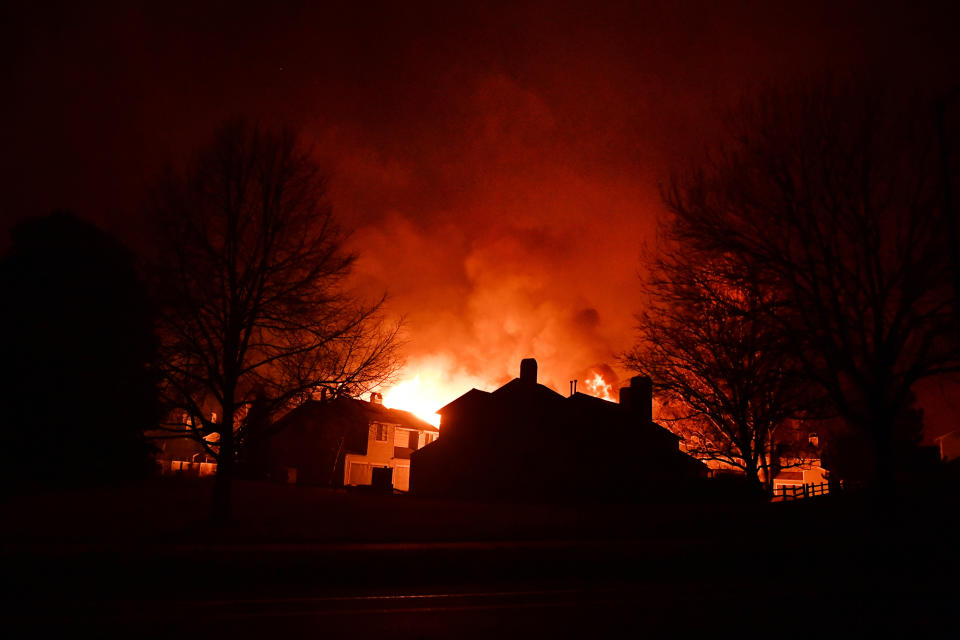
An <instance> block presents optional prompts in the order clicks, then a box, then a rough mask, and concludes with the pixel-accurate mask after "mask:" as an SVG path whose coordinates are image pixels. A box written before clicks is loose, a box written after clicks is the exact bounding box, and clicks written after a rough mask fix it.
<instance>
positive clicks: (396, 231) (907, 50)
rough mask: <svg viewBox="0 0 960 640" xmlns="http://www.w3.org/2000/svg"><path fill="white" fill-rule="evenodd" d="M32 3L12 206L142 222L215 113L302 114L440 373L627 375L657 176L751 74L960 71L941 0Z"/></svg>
mask: <svg viewBox="0 0 960 640" xmlns="http://www.w3.org/2000/svg"><path fill="white" fill-rule="evenodd" d="M32 4H33V3H22V6H19V7H12V8H10V7H8V8H7V9H3V11H6V12H7V15H5V16H3V17H2V22H3V24H4V25H5V26H4V27H3V33H2V35H3V39H2V40H3V44H2V45H0V46H2V47H3V48H2V61H0V65H2V66H0V69H2V72H3V77H4V78H5V85H6V87H5V89H6V90H5V91H4V93H5V94H6V98H5V99H4V100H2V101H0V110H2V111H0V115H2V118H0V121H2V124H0V127H2V129H0V130H2V148H3V151H2V152H0V163H2V164H0V172H2V175H3V181H4V185H3V186H4V191H3V193H4V202H3V210H4V215H5V216H6V217H7V221H8V222H9V221H10V220H13V219H15V218H17V217H20V216H23V215H28V214H39V213H44V212H47V211H49V210H50V209H52V208H54V207H65V208H69V209H71V210H73V211H76V212H77V213H79V214H80V215H82V216H85V217H88V218H90V219H94V220H96V221H98V222H100V223H101V224H103V225H104V226H106V227H107V228H109V229H111V230H113V231H115V232H117V233H119V234H121V235H123V236H124V237H127V238H135V237H136V231H137V229H138V227H139V226H140V218H139V217H138V213H137V212H138V206H139V202H140V200H141V198H142V194H143V189H144V187H145V185H147V184H149V182H150V181H151V180H152V179H153V177H154V176H155V175H156V173H157V171H158V170H159V169H160V167H162V165H163V164H164V163H165V162H166V161H167V160H169V159H174V160H175V159H176V158H179V157H183V156H184V155H185V154H188V153H189V152H190V151H191V149H193V148H195V147H196V146H197V145H199V144H202V143H203V142H204V141H205V139H207V138H208V137H209V135H210V133H211V132H212V130H213V129H214V128H215V127H216V126H217V125H218V124H219V123H221V122H222V121H223V120H224V119H225V118H227V117H229V116H232V115H238V114H239V115H246V116H249V117H253V118H260V119H262V120H264V121H266V122H277V121H286V122H292V123H295V124H297V125H299V126H300V127H302V129H303V131H304V133H305V134H306V136H307V137H308V138H309V139H310V140H311V141H312V142H313V143H314V145H315V148H316V153H317V159H318V161H319V162H321V163H322V165H323V166H324V167H325V168H326V169H327V171H328V172H329V175H330V198H331V201H332V204H333V206H334V209H335V211H336V212H337V214H338V215H339V217H340V218H341V219H342V221H343V222H344V224H345V226H347V227H348V228H351V229H353V230H354V236H353V243H354V246H355V247H356V248H357V249H359V250H360V251H361V252H362V254H363V257H362V260H361V262H360V264H359V270H358V277H359V282H360V284H361V286H363V287H369V290H370V291H375V290H387V291H388V292H389V294H390V296H391V302H390V304H391V310H392V311H393V312H394V313H397V314H405V315H406V316H407V327H408V339H409V346H408V356H409V359H410V363H411V368H410V371H409V373H410V375H413V374H415V373H417V372H423V374H424V376H425V378H424V379H425V380H426V378H427V377H431V376H432V379H434V378H435V379H436V380H443V381H446V382H447V383H449V384H448V387H449V388H448V389H447V390H446V391H445V392H444V393H447V394H448V395H449V394H450V393H454V394H455V393H459V392H462V391H465V390H466V388H469V386H470V385H481V386H482V385H486V386H488V387H489V386H491V385H493V386H495V385H496V384H499V383H500V382H502V381H504V380H505V379H508V378H510V377H513V376H515V375H517V372H518V368H519V361H520V359H521V358H522V357H527V356H535V357H537V359H538V360H539V362H540V371H541V379H542V380H545V381H546V382H549V383H551V384H552V385H553V386H555V388H557V389H558V390H559V391H565V390H566V389H567V381H568V380H570V379H572V378H579V379H581V380H582V379H583V378H585V377H587V376H588V375H590V370H591V368H596V367H598V366H600V365H607V366H608V367H612V368H613V369H612V370H609V371H608V370H606V369H604V371H607V375H608V377H609V378H611V379H613V378H618V377H621V376H624V375H626V372H623V371H621V370H618V369H616V366H615V365H616V363H615V355H616V353H617V352H619V351H621V350H623V349H625V348H627V347H628V346H629V345H630V343H631V342H632V339H633V334H632V324H633V317H632V314H633V313H634V312H636V311H637V310H638V309H639V308H640V306H641V305H642V300H640V299H639V297H638V293H637V288H638V286H637V285H638V279H637V274H638V272H639V270H640V261H639V256H640V252H641V249H642V246H643V244H644V243H652V242H653V230H654V228H655V225H656V219H657V216H658V215H660V214H661V213H662V209H661V206H660V204H659V197H658V191H657V185H658V183H659V182H661V181H662V180H664V179H666V177H667V176H668V174H669V172H670V170H671V169H672V168H675V167H678V166H680V165H682V163H683V162H684V159H685V158H688V157H690V156H691V155H692V154H696V153H699V152H701V151H702V149H703V147H704V145H705V144H706V143H707V142H708V141H709V140H710V139H711V136H713V135H714V132H715V131H716V130H717V128H718V126H717V122H718V114H719V112H720V111H721V110H722V108H723V107H724V106H726V105H729V104H730V103H732V102H733V101H735V100H736V99H737V98H738V96H740V95H741V94H743V93H744V92H749V91H751V89H753V88H755V87H757V86H759V85H762V84H764V83H780V82H793V81H797V80H799V79H802V78H803V77H808V76H812V77H816V76H819V75H821V74H824V73H839V74H855V75H861V74H869V75H872V76H888V77H890V78H891V79H893V80H894V81H896V79H898V78H911V79H912V80H913V81H917V80H916V79H917V78H918V77H920V78H921V80H920V82H921V83H923V82H926V81H927V80H926V79H927V78H929V82H936V83H946V84H950V83H951V82H952V83H953V84H955V83H956V75H955V72H954V71H952V69H953V68H954V67H955V66H956V62H957V61H956V57H955V53H953V52H954V50H955V49H956V46H955V45H952V44H951V39H952V38H954V37H955V33H954V30H955V25H956V24H958V21H957V20H956V15H955V12H954V13H951V9H950V8H949V7H950V4H949V3H938V4H923V3H917V2H904V3H882V2H879V3H878V2H861V3H852V2H803V3H800V2H794V3H788V2H761V1H758V2H726V3H712V2H709V3H708V2H675V1H674V2H639V1H638V2H618V3H597V2H589V3H588V2H583V3H569V2H527V3H509V6H508V5H503V6H500V5H497V4H496V3H485V6H484V7H469V6H466V5H465V3H448V2H437V3H416V2H395V3H370V4H365V5H364V6H362V7H361V6H357V5H358V4H360V3H351V2H342V3H310V2H295V3H283V4H282V6H279V7H278V6H271V5H275V4H280V3H262V4H257V3H242V2H241V3H237V2H219V3H204V7H202V8H197V7H194V6H191V5H193V4H195V3H184V4H182V5H179V6H178V5H176V3H156V4H147V3H117V5H116V6H113V5H109V4H98V5H97V6H95V7H93V8H90V7H87V6H76V7H70V8H66V7H57V6H47V7H45V8H39V9H38V8H35V7H32V6H31V5H32ZM77 4H79V3H77ZM84 4H86V3H84ZM318 4H323V5H324V6H319V7H318V6H315V5H318ZM128 5H129V6H128ZM453 5H456V6H453ZM715 5H723V8H717V7H716V6H715ZM5 226H6V225H5ZM464 385H466V386H464ZM941 395H943V394H941ZM948 395H949V394H948ZM451 398H452V396H451V397H448V398H445V399H447V400H449V399H451ZM938 406H939V407H940V408H939V409H936V411H937V412H941V413H943V412H944V411H945V410H944V409H943V406H944V402H943V401H940V403H939V405H938ZM953 411H954V413H956V407H954V409H953ZM938 415H939V414H938ZM943 415H944V416H948V415H949V412H947V413H943ZM940 421H941V422H942V421H943V420H942V419H940Z"/></svg>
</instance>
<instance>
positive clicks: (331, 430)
mask: <svg viewBox="0 0 960 640" xmlns="http://www.w3.org/2000/svg"><path fill="white" fill-rule="evenodd" d="M272 431H273V432H274V433H273V434H272V435H271V436H270V437H269V438H266V439H265V440H264V441H262V442H261V443H260V446H259V447H257V451H256V455H255V456H254V458H255V461H254V462H253V463H252V464H253V466H255V467H256V473H255V475H257V476H259V477H268V478H271V479H273V480H279V481H281V482H290V483H297V484H311V485H323V486H335V487H341V486H363V485H378V486H380V487H381V488H385V489H389V488H390V487H393V488H394V489H398V490H401V491H406V490H407V488H408V485H409V477H410V454H411V453H413V452H414V451H416V450H417V449H419V448H420V447H422V446H425V445H427V444H429V443H431V442H433V441H434V440H435V439H436V437H437V435H438V430H437V428H436V427H434V426H433V425H432V424H429V423H427V422H424V421H423V420H421V419H419V418H417V417H416V416H414V415H413V414H412V413H409V412H407V411H401V410H399V409H390V408H387V407H385V406H383V402H382V399H381V396H380V394H379V393H372V394H370V401H369V402H367V401H365V400H357V399H354V398H346V397H341V398H335V399H332V400H310V401H308V402H306V403H304V404H302V405H300V406H299V407H297V408H295V409H293V410H292V411H290V412H289V413H288V414H286V415H285V416H283V417H282V418H281V419H280V420H278V421H277V423H276V424H275V425H274V427H273V429H272Z"/></svg>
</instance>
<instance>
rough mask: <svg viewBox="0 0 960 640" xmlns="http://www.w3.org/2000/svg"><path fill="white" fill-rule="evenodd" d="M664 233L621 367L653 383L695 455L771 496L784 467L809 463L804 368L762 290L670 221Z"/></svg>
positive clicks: (667, 416)
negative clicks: (734, 279)
mask: <svg viewBox="0 0 960 640" xmlns="http://www.w3.org/2000/svg"><path fill="white" fill-rule="evenodd" d="M663 230H664V231H665V233H664V234H663V238H664V240H665V245H666V246H664V248H663V249H664V250H663V251H662V253H661V254H660V256H659V257H658V258H657V259H656V260H655V261H654V263H653V264H652V265H650V269H649V270H648V273H649V274H650V276H649V278H648V280H647V286H646V289H647V294H648V299H649V301H650V302H649V306H648V307H647V309H646V310H645V311H644V312H642V313H641V314H639V315H638V321H639V325H638V329H639V335H638V340H639V341H638V344H637V346H635V347H634V348H633V349H632V350H631V351H629V352H628V353H626V354H624V356H623V357H622V362H623V364H624V365H625V366H626V367H628V368H629V369H632V370H634V371H637V372H639V373H641V374H643V375H646V376H649V377H650V378H651V379H652V380H653V383H654V388H655V389H656V390H657V391H658V392H659V393H658V398H659V399H660V401H661V402H662V403H663V407H662V410H661V415H660V417H661V420H662V421H664V422H666V423H669V424H671V428H672V429H673V430H674V431H675V432H677V433H678V434H680V435H682V436H683V438H684V443H685V448H686V450H687V452H688V453H689V454H691V455H693V456H695V457H697V458H699V459H701V460H705V461H708V462H720V463H722V464H723V465H726V466H728V467H733V468H736V469H740V470H742V471H743V472H744V474H745V475H746V478H747V481H748V483H749V484H750V485H752V486H753V487H755V488H756V489H760V488H761V486H763V488H765V489H766V490H767V491H769V490H770V488H771V486H772V480H773V477H774V476H776V474H777V473H778V472H779V471H780V469H781V468H785V467H789V466H793V465H795V464H800V463H802V462H804V455H803V454H804V451H803V450H802V448H797V447H792V446H790V445H792V444H793V443H795V442H798V441H801V439H799V438H797V437H796V434H794V433H792V431H793V430H795V429H796V420H795V418H796V417H797V416H798V415H799V412H800V410H801V408H802V407H803V404H804V402H805V400H806V399H807V394H806V389H805V384H804V383H803V381H802V379H801V378H800V376H799V375H798V372H797V370H796V365H797V362H796V361H795V360H794V359H793V358H792V357H791V356H790V354H789V351H788V350H787V349H786V348H785V344H784V334H783V332H781V331H779V328H778V327H777V326H776V325H775V324H773V323H771V321H770V319H769V317H768V315H767V307H768V305H769V304H770V300H768V299H766V298H765V296H764V293H763V292H762V291H758V290H756V289H755V288H748V287H746V286H739V285H736V284H734V283H731V282H730V281H729V280H728V279H727V278H726V277H725V273H724V270H723V268H722V267H721V266H720V265H717V264H716V263H714V262H712V260H713V257H712V256H710V255H703V254H699V253H697V252H695V251H693V250H692V249H691V248H689V247H684V246H682V245H678V244H677V243H676V242H675V240H676V238H675V237H674V231H673V229H672V227H671V225H670V224H669V223H668V224H666V225H664V228H663ZM788 449H789V450H788Z"/></svg>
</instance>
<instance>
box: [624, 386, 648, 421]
mask: <svg viewBox="0 0 960 640" xmlns="http://www.w3.org/2000/svg"><path fill="white" fill-rule="evenodd" d="M620 404H621V405H623V406H624V407H626V408H627V409H629V410H630V411H631V412H633V413H634V414H636V415H637V417H638V418H639V419H640V422H641V424H650V423H651V422H653V381H652V380H650V378H648V377H647V376H634V377H632V378H630V386H629V387H624V388H622V389H620Z"/></svg>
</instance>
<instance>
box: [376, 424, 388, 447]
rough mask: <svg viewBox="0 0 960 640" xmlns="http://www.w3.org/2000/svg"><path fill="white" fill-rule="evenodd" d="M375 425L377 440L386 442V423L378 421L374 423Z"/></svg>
mask: <svg viewBox="0 0 960 640" xmlns="http://www.w3.org/2000/svg"><path fill="white" fill-rule="evenodd" d="M375 427H376V438H377V442H386V441H387V425H385V424H380V423H379V422H378V423H377V424H376V425H375Z"/></svg>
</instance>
